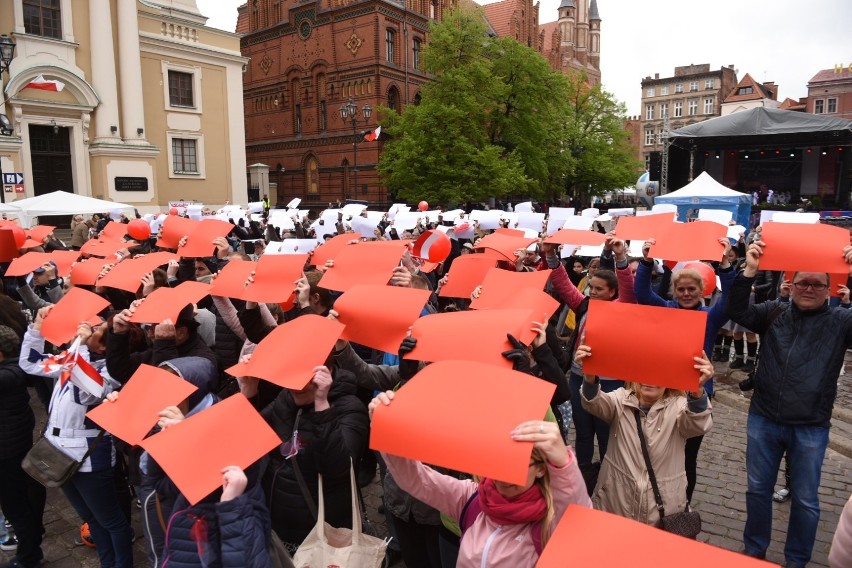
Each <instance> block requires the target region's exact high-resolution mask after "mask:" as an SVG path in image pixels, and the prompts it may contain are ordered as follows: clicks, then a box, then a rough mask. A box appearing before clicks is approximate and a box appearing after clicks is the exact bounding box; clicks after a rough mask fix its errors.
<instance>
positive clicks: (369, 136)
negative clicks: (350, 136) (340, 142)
mask: <svg viewBox="0 0 852 568" xmlns="http://www.w3.org/2000/svg"><path fill="white" fill-rule="evenodd" d="M381 133H382V127H381V126H379V127H378V128H376V129H375V130H371V131H370V132H368V133H366V134H365V135H364V140H366V141H367V142H374V141H375V140H378V139H379V135H380V134H381Z"/></svg>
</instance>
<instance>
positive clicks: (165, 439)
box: [140, 394, 281, 505]
mask: <svg viewBox="0 0 852 568" xmlns="http://www.w3.org/2000/svg"><path fill="white" fill-rule="evenodd" d="M280 444H281V440H280V439H279V438H278V435H277V434H275V431H274V430H272V428H270V427H269V425H268V424H267V423H266V422H265V421H264V420H263V418H261V416H260V414H258V413H257V411H256V410H255V409H254V408H252V406H251V403H250V402H249V401H248V400H246V397H244V396H243V395H241V394H235V395H233V396H230V397H228V398H226V399H225V400H223V401H222V402H219V403H218V404H214V405H213V406H211V407H210V408H208V409H206V410H203V411H201V412H199V413H198V414H195V415H193V416H190V417H189V418H187V419H186V420H184V421H183V422H181V423H180V424H177V425H175V426H172V427H171V428H168V429H167V430H163V431H162V432H160V433H158V434H155V435H153V436H151V437H150V438H146V439H145V440H143V441H142V443H141V444H140V445H141V446H142V447H143V448H145V450H147V451H148V453H149V454H151V457H153V458H154V459H155V460H156V461H157V463H158V464H159V465H160V467H162V468H163V470H164V471H165V472H166V474H167V475H168V476H169V479H171V480H172V481H173V482H174V484H175V485H177V487H178V489H180V492H181V493H183V495H184V496H185V497H186V498H187V500H188V501H189V504H190V505H195V504H196V503H198V502H199V501H201V500H202V499H204V498H205V497H206V496H207V495H209V494H210V493H212V492H213V491H215V490H216V489H217V488H218V487H221V486H222V470H223V469H224V468H226V467H228V466H229V465H235V466H238V467H240V468H242V469H246V468H247V467H248V466H250V465H251V464H253V463H254V462H256V461H257V460H259V459H260V458H262V457H263V456H264V455H266V454H267V453H268V452H270V451H272V450H273V449H275V448H276V447H278V446H279V445H280Z"/></svg>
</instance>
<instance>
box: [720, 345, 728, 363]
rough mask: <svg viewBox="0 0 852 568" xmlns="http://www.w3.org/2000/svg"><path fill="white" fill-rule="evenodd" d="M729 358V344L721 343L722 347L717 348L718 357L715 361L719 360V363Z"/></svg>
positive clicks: (725, 361)
mask: <svg viewBox="0 0 852 568" xmlns="http://www.w3.org/2000/svg"><path fill="white" fill-rule="evenodd" d="M730 360H731V346H730V345H723V346H722V347H720V348H719V358H718V359H717V361H719V362H720V363H727V362H728V361H730Z"/></svg>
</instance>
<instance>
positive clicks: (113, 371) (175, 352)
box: [106, 330, 217, 391]
mask: <svg viewBox="0 0 852 568" xmlns="http://www.w3.org/2000/svg"><path fill="white" fill-rule="evenodd" d="M178 357H203V358H205V359H209V360H210V361H213V364H214V365H217V361H216V356H215V355H214V354H213V352H212V351H211V350H210V348H209V347H207V345H206V344H205V343H204V341H202V340H201V337H199V336H198V333H197V332H195V331H192V332H190V336H189V339H188V340H187V341H186V342H185V343H184V344H183V345H176V344H175V342H174V340H166V339H156V340H154V344H153V346H152V347H150V348H149V349H146V350H145V351H137V352H135V353H131V352H130V333H113V332H112V330H110V331H109V332H108V333H107V349H106V365H107V371H108V372H109V376H110V377H112V378H113V379H115V380H116V381H118V382H120V383H121V384H124V383H126V382H127V381H129V380H130V377H131V376H133V373H135V372H136V369H138V368H139V365H141V364H142V363H145V364H147V365H153V366H154V367H157V366H159V365H160V363H164V362H166V361H169V360H171V359H177V358H178ZM214 391H215V388H214Z"/></svg>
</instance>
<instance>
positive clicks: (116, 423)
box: [86, 364, 198, 446]
mask: <svg viewBox="0 0 852 568" xmlns="http://www.w3.org/2000/svg"><path fill="white" fill-rule="evenodd" d="M196 390H198V388H197V387H196V386H194V385H193V384H192V383H190V382H188V381H185V380H183V379H181V378H180V377H178V376H176V375H174V374H173V373H170V372H168V371H165V370H163V369H158V368H157V367H152V366H151V365H144V364H143V365H140V366H139V368H138V369H137V370H136V372H135V373H133V376H132V377H130V380H129V381H128V382H127V384H126V385H124V387H123V388H122V389H121V395H120V396H119V398H118V400H116V401H115V402H106V401H105V402H104V403H103V404H101V405H99V406H97V407H95V408H94V409H92V410H90V411H89V412H87V413H86V417H87V418H90V419H91V420H92V421H93V422H94V423H95V424H97V425H98V426H100V427H101V428H103V429H104V430H106V431H107V432H109V433H110V434H112V435H113V436H116V437H117V438H119V439H121V440H124V441H125V442H127V443H128V444H130V445H131V446H138V445H139V442H141V441H142V440H144V439H145V436H147V435H148V432H150V431H151V428H153V427H154V426H156V424H157V420H158V419H159V416H158V413H159V412H160V411H161V410H163V409H164V408H166V407H167V406H177V405H178V404H180V403H181V402H183V401H184V400H186V399H187V398H188V397H189V395H191V394H192V393H193V392H195V391H196Z"/></svg>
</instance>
